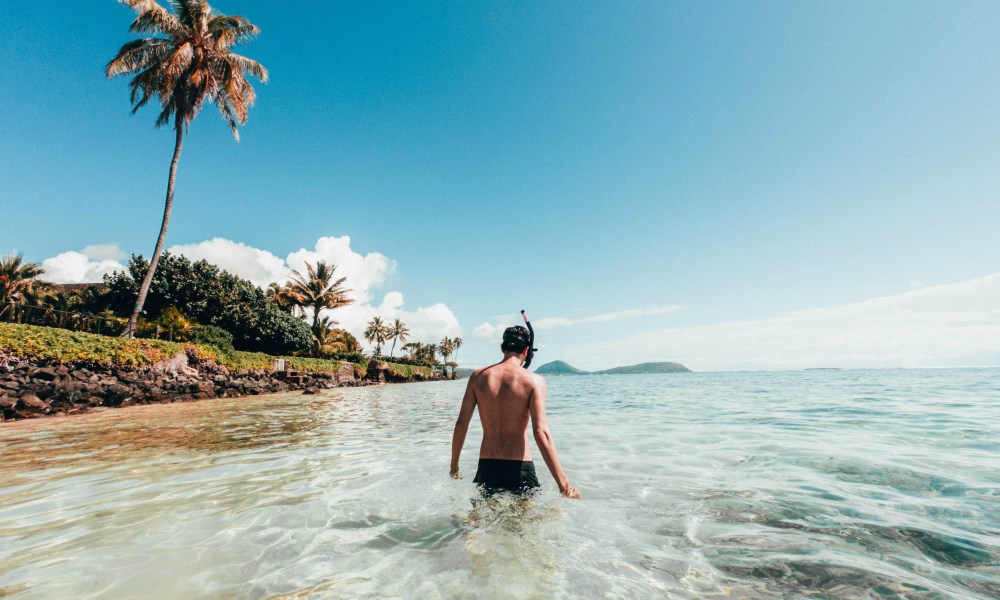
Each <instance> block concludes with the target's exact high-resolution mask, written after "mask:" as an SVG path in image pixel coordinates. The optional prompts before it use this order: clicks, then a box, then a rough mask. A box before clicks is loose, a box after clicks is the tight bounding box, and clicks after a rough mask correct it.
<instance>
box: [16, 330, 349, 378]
mask: <svg viewBox="0 0 1000 600" xmlns="http://www.w3.org/2000/svg"><path fill="white" fill-rule="evenodd" d="M200 329H208V328H207V327H203V328H200ZM212 329H217V328H212ZM207 333H211V331H209V332H207ZM223 333H225V332H224V331H223ZM224 337H225V336H222V335H216V336H215V338H214V339H216V340H218V339H220V338H224ZM0 350H4V351H7V352H10V353H11V354H14V355H17V356H25V357H33V358H37V359H39V360H42V361H46V362H56V363H69V362H74V363H83V364H91V365H123V366H132V367H149V366H152V365H155V364H156V363H158V362H160V361H163V360H169V359H171V358H173V357H174V356H177V355H178V354H181V353H186V354H187V355H188V357H189V358H190V359H191V360H192V362H195V363H197V362H214V363H216V364H219V365H222V366H223V367H226V368H227V369H229V370H230V371H232V372H247V371H269V370H271V363H272V361H273V360H274V359H275V358H284V359H285V360H287V361H288V365H289V367H290V368H291V369H294V370H296V371H308V372H312V373H336V372H337V371H338V370H339V369H340V365H341V362H349V363H351V364H353V365H354V371H355V373H356V374H358V376H361V375H363V374H364V372H365V369H366V368H367V362H359V361H337V360H324V359H319V358H303V357H299V356H281V357H274V356H271V355H270V354H264V353H263V352H242V351H239V350H222V349H220V348H219V347H218V346H214V345H210V344H207V343H198V344H192V343H179V342H165V341H163V340H155V339H134V340H129V339H121V338H114V337H108V336H103V335H97V334H93V333H84V332H80V331H69V330H66V329H55V328H52V327H37V326H34V325H19V324H15V323H0Z"/></svg>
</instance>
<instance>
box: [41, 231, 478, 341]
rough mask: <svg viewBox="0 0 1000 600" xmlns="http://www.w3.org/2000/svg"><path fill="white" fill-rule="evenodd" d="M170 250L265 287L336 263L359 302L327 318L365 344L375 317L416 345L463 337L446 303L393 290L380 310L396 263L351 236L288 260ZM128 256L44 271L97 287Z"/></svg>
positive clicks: (229, 245)
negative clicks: (409, 300)
mask: <svg viewBox="0 0 1000 600" xmlns="http://www.w3.org/2000/svg"><path fill="white" fill-rule="evenodd" d="M168 250H169V252H171V253H172V254H178V255H182V256H185V257H187V258H189V259H191V260H202V259H204V260H207V261H208V262H210V263H212V264H214V265H218V266H219V267H220V268H222V269H224V270H226V271H228V272H230V273H232V274H234V275H237V276H239V277H243V278H244V279H248V280H250V281H251V282H253V283H254V284H255V285H258V286H260V287H267V286H268V285H269V284H271V283H274V282H278V283H284V282H285V281H287V280H288V278H289V277H290V276H291V273H292V269H297V270H300V271H301V272H302V273H305V270H306V267H305V265H306V263H307V262H308V263H315V262H316V261H317V260H325V261H326V262H328V263H332V264H335V265H337V271H336V275H337V276H338V277H346V278H347V281H346V282H345V284H344V285H345V286H346V287H348V288H350V289H351V293H350V296H351V297H352V298H353V299H354V300H355V303H354V304H351V305H349V306H346V307H343V308H338V309H336V310H333V311H325V312H324V315H325V316H329V317H331V318H332V319H334V320H335V321H337V322H338V323H339V327H341V328H343V329H346V330H347V331H350V332H351V333H352V334H354V335H355V336H356V337H358V339H359V340H363V333H364V330H365V327H366V326H367V323H368V321H370V320H371V319H372V317H374V316H375V315H379V316H381V317H382V318H383V320H387V321H391V320H393V319H396V318H399V319H401V320H402V321H403V322H404V323H405V324H406V325H407V327H409V329H410V332H411V333H410V339H411V340H413V341H422V342H436V341H439V340H441V339H442V338H444V337H445V336H450V337H454V336H460V335H461V334H462V328H461V326H460V325H459V323H458V318H457V317H456V316H455V313H453V312H452V311H451V309H450V308H448V306H446V305H445V304H443V303H441V302H438V303H435V304H432V305H430V306H424V307H418V308H416V309H413V310H407V309H406V305H405V301H404V298H403V294H402V293H400V292H398V291H389V292H386V293H385V294H384V295H383V297H382V302H381V303H380V304H379V305H378V306H376V305H374V304H373V303H372V300H373V298H374V292H375V291H376V290H377V289H379V288H380V287H381V286H383V285H385V283H386V281H387V280H388V278H389V277H390V276H391V275H392V274H393V273H394V272H395V270H396V261H394V260H392V259H390V258H388V257H387V256H385V255H384V254H381V253H379V252H369V253H368V254H360V253H358V252H355V251H354V250H352V249H351V238H350V237H349V236H346V235H345V236H341V237H321V238H319V239H318V240H317V241H316V244H315V246H314V248H313V249H312V250H307V249H305V248H301V249H299V250H297V251H295V252H292V253H290V254H289V255H288V257H287V258H286V259H284V260H282V259H281V258H280V257H278V256H276V255H275V254H273V253H271V252H269V251H267V250H262V249H259V248H254V247H253V246H249V245H247V244H244V243H241V242H235V241H233V240H228V239H225V238H220V237H217V238H212V239H210V240H205V241H203V242H198V243H195V244H179V245H174V246H171V247H170V248H168ZM124 256H125V253H124V252H122V251H121V249H120V248H118V246H117V245H115V244H102V245H93V246H87V247H86V248H84V251H83V252H63V253H62V254H59V255H58V256H54V257H52V258H48V259H46V260H45V261H43V262H42V266H43V267H44V268H45V271H46V274H45V277H46V279H48V280H49V281H53V282H56V283H80V282H91V281H93V282H97V281H101V277H102V276H103V275H104V274H105V273H112V272H114V271H120V270H123V269H124V266H123V265H122V264H121V263H120V262H119V260H120V259H121V258H123V257H124Z"/></svg>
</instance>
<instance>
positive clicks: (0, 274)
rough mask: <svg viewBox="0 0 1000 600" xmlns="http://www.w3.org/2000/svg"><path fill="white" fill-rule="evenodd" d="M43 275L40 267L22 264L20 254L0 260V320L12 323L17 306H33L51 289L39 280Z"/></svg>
mask: <svg viewBox="0 0 1000 600" xmlns="http://www.w3.org/2000/svg"><path fill="white" fill-rule="evenodd" d="M44 274H45V270H44V269H42V266H41V265H39V264H38V263H31V262H24V257H23V256H22V255H21V254H9V255H7V256H5V257H3V258H0V318H3V319H6V320H8V321H12V320H13V319H14V313H15V311H16V308H17V307H18V306H25V305H29V304H35V303H37V301H38V300H39V298H41V297H42V296H44V295H45V293H46V292H48V291H49V290H50V289H52V284H50V283H49V282H47V281H42V280H41V279H39V277H41V276H42V275H44Z"/></svg>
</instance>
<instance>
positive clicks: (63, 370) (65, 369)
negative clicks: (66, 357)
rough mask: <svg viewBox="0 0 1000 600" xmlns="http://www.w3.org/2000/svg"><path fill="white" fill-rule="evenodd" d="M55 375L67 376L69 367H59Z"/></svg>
mask: <svg viewBox="0 0 1000 600" xmlns="http://www.w3.org/2000/svg"><path fill="white" fill-rule="evenodd" d="M56 373H57V374H58V375H69V367H67V366H66V365H59V366H58V367H56Z"/></svg>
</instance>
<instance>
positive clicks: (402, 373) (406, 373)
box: [385, 362, 432, 379]
mask: <svg viewBox="0 0 1000 600" xmlns="http://www.w3.org/2000/svg"><path fill="white" fill-rule="evenodd" d="M385 364H386V366H387V367H389V371H390V372H392V374H393V375H395V376H397V377H406V378H407V379H409V378H410V377H413V375H414V374H416V373H419V374H420V375H422V376H423V377H424V378H425V379H426V378H428V377H430V376H431V372H432V369H431V368H430V367H425V366H419V365H401V364H399V363H391V362H387V363H385Z"/></svg>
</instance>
